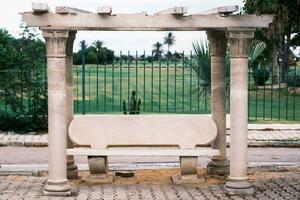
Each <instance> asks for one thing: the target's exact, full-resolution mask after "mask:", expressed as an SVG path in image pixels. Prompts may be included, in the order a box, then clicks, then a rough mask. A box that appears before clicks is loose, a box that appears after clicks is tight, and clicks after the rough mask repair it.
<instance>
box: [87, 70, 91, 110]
mask: <svg viewBox="0 0 300 200" xmlns="http://www.w3.org/2000/svg"><path fill="white" fill-rule="evenodd" d="M88 72H89V112H91V67H90V66H89V71H88Z"/></svg>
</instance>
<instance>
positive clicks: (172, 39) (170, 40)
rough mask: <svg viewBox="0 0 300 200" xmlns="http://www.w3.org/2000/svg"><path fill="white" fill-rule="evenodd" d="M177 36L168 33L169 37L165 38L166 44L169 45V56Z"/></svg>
mask: <svg viewBox="0 0 300 200" xmlns="http://www.w3.org/2000/svg"><path fill="white" fill-rule="evenodd" d="M175 41H176V39H175V36H174V35H173V33H172V32H168V33H167V35H166V36H165V37H164V44H166V45H168V52H167V54H168V56H169V55H170V47H171V46H173V45H174V44H175Z"/></svg>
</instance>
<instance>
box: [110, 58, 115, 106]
mask: <svg viewBox="0 0 300 200" xmlns="http://www.w3.org/2000/svg"><path fill="white" fill-rule="evenodd" d="M111 67H112V69H111V70H112V80H111V81H112V85H111V87H112V88H111V90H112V94H111V96H112V97H111V99H112V111H113V112H114V111H115V53H113V57H112V65H111Z"/></svg>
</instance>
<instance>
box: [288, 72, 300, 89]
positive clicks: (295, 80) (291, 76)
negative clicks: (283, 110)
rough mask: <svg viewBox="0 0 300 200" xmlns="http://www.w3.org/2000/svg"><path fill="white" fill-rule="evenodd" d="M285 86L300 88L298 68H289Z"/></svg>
mask: <svg viewBox="0 0 300 200" xmlns="http://www.w3.org/2000/svg"><path fill="white" fill-rule="evenodd" d="M287 84H288V86H291V87H300V68H294V67H293V68H290V70H289V71H288V79H287Z"/></svg>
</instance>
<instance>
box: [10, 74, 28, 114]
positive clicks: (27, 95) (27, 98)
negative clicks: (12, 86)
mask: <svg viewBox="0 0 300 200" xmlns="http://www.w3.org/2000/svg"><path fill="white" fill-rule="evenodd" d="M30 82H31V70H30V69H29V70H28V91H27V99H28V100H27V101H28V102H27V103H28V104H27V105H28V112H29V113H30V106H31V102H30V101H31V99H30V98H31V96H30V95H31V91H30V90H31V85H30ZM5 86H6V87H7V83H6V84H5ZM6 92H7V88H6ZM5 109H6V112H7V99H6V97H5Z"/></svg>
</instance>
